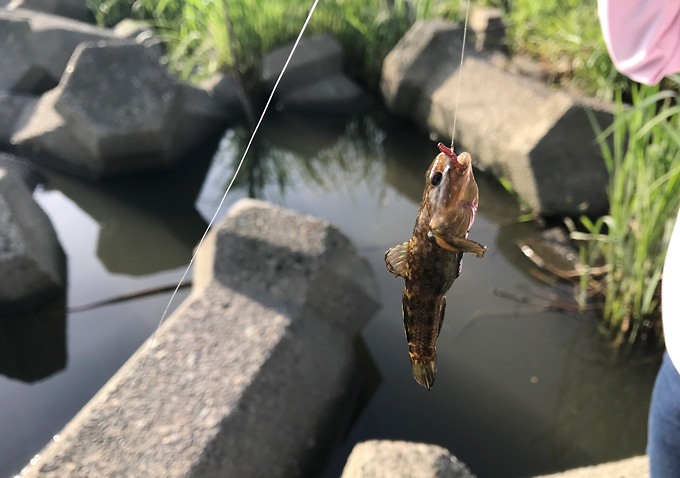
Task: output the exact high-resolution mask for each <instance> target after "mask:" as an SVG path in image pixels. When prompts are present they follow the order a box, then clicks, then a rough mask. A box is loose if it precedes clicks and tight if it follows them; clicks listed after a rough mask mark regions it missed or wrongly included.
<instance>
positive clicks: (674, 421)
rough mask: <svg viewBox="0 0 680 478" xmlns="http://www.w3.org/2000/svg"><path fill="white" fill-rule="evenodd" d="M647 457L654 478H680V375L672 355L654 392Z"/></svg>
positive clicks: (662, 369) (666, 355)
mask: <svg viewBox="0 0 680 478" xmlns="http://www.w3.org/2000/svg"><path fill="white" fill-rule="evenodd" d="M647 454H648V455H649V473H650V478H672V477H680V374H678V371H677V370H676V369H675V367H674V366H673V363H672V362H671V359H670V357H669V356H668V352H666V353H665V354H664V356H663V362H662V364H661V368H660V369H659V374H658V375H657V377H656V383H655V384H654V391H653V392H652V403H651V405H650V407H649V425H648V435H647Z"/></svg>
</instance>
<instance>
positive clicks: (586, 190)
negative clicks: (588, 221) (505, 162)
mask: <svg viewBox="0 0 680 478" xmlns="http://www.w3.org/2000/svg"><path fill="white" fill-rule="evenodd" d="M587 108H588V107H587V106H583V105H575V106H572V107H571V108H569V109H568V110H567V112H566V113H565V114H564V115H563V116H562V117H561V118H560V119H559V120H558V121H557V122H556V123H555V124H554V125H553V127H552V128H551V129H550V130H549V131H548V133H547V134H546V135H545V136H544V137H543V138H542V139H541V140H540V141H539V142H538V144H536V146H535V147H534V149H533V150H532V151H531V152H530V153H529V158H530V164H531V169H532V171H533V174H534V178H535V181H536V187H537V193H538V197H539V201H540V202H541V204H542V208H543V210H544V211H545V214H546V215H554V216H568V215H570V211H573V209H574V205H576V206H577V208H578V209H579V210H581V211H582V212H583V213H584V214H587V215H588V216H594V217H597V216H601V215H603V214H606V213H607V212H608V211H609V201H608V199H607V191H606V188H605V186H606V185H607V184H608V181H609V174H608V172H607V168H606V166H605V163H604V159H603V158H602V155H601V153H600V147H599V145H598V144H597V141H596V139H595V131H594V130H593V128H592V126H591V123H590V119H589V117H588V114H587V112H586V109H587ZM590 112H591V113H592V114H593V116H594V117H595V120H596V121H597V122H598V123H599V124H600V126H601V127H602V128H603V129H605V128H607V127H608V126H609V125H610V124H611V123H612V121H613V115H612V114H611V113H608V112H605V111H597V110H592V109H591V110H590ZM573 138H578V141H577V142H575V141H573ZM564 158H569V159H568V160H566V161H565V159H564ZM565 191H570V193H569V194H566V193H565Z"/></svg>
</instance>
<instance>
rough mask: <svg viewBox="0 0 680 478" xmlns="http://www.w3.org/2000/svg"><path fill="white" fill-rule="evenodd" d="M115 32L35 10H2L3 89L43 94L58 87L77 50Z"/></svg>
mask: <svg viewBox="0 0 680 478" xmlns="http://www.w3.org/2000/svg"><path fill="white" fill-rule="evenodd" d="M111 36H112V32H111V31H110V30H106V29H104V28H99V27H95V26H93V25H88V24H86V23H82V22H78V21H75V20H72V19H69V18H64V17H60V16H56V15H49V14H46V13H40V12H35V11H31V10H23V9H16V10H4V9H3V10H0V90H12V91H17V92H21V93H33V94H40V93H43V92H44V91H46V90H48V89H50V88H52V87H54V86H55V85H56V84H57V82H58V81H59V78H60V77H61V75H62V73H63V72H64V69H65V68H66V63H67V62H68V60H69V58H70V57H71V54H72V53H73V51H74V50H75V48H76V47H77V46H78V45H79V44H80V43H82V42H84V41H93V40H101V39H106V38H110V37H111Z"/></svg>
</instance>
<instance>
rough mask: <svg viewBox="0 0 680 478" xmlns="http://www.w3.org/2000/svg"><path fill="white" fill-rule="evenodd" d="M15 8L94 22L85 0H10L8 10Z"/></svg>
mask: <svg viewBox="0 0 680 478" xmlns="http://www.w3.org/2000/svg"><path fill="white" fill-rule="evenodd" d="M17 8H23V9H26V10H35V11H38V12H44V13H50V14H52V15H59V16H62V17H68V18H72V19H74V20H78V21H81V22H89V23H94V15H93V14H92V10H90V9H89V7H88V6H87V0H12V1H11V2H9V4H8V5H7V9H8V10H14V9H17Z"/></svg>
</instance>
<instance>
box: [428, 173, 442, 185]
mask: <svg viewBox="0 0 680 478" xmlns="http://www.w3.org/2000/svg"><path fill="white" fill-rule="evenodd" d="M441 182H442V173H441V172H439V171H435V172H434V173H432V176H430V184H431V185H433V186H435V187H437V186H439V183H441Z"/></svg>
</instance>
